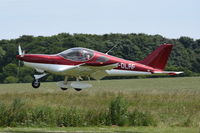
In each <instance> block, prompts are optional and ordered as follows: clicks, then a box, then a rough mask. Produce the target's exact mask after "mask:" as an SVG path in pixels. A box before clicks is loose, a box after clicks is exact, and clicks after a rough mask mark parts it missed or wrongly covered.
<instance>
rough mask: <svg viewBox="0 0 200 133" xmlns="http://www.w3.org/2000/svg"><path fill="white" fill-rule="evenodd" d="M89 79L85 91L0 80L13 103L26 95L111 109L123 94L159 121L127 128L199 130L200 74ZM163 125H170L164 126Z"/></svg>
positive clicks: (36, 100) (2, 98)
mask: <svg viewBox="0 0 200 133" xmlns="http://www.w3.org/2000/svg"><path fill="white" fill-rule="evenodd" d="M89 82H90V83H91V84H92V85H93V87H92V88H89V89H85V90H82V91H81V92H77V91H75V90H73V89H70V90H67V91H62V90H61V89H60V88H58V87H57V86H56V84H55V83H42V84H41V87H40V88H39V89H33V88H32V87H31V84H27V83H26V84H23V83H20V84H0V102H1V103H4V104H8V105H9V104H11V103H12V102H13V100H14V99H22V100H23V101H25V103H26V104H27V106H30V107H36V106H44V105H45V106H49V107H52V108H57V107H67V108H78V109H81V110H95V111H100V110H105V109H107V108H108V107H109V104H110V102H111V101H112V100H113V99H114V98H115V97H117V96H119V95H120V96H123V97H124V98H125V99H126V100H127V101H128V103H129V108H128V109H129V110H130V111H132V110H135V109H137V110H139V111H140V112H148V113H150V114H151V115H152V116H153V117H154V118H155V120H156V121H157V122H158V127H156V128H154V127H148V128H140V127H137V128H131V127H124V128H122V129H123V130H125V129H126V128H127V129H128V130H129V128H130V130H133V129H134V131H136V132H148V130H149V131H151V130H152V132H159V131H160V132H166V133H167V132H170V131H171V132H173V131H174V132H175V130H180V131H182V132H187V131H191V132H195V131H197V129H198V127H199V126H200V119H199V118H200V77H184V78H151V79H128V80H101V81H89ZM163 126H164V127H166V128H160V127H163ZM170 127H174V128H170ZM182 127H189V128H182ZM191 127H192V128H191ZM106 128H107V127H106ZM109 128H110V129H109V130H111V131H113V130H114V129H112V128H111V127H109ZM59 129H60V128H59ZM61 129H62V128H61ZM64 129H66V130H67V129H70V128H64ZM76 129H77V128H76ZM85 129H88V128H85V127H84V128H83V130H85ZM119 129H121V128H119ZM2 130H4V129H2ZM56 130H57V129H56ZM81 130H82V129H81ZM117 130H118V129H117Z"/></svg>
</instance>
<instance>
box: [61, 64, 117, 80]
mask: <svg viewBox="0 0 200 133" xmlns="http://www.w3.org/2000/svg"><path fill="white" fill-rule="evenodd" d="M117 66H118V63H114V64H108V65H99V66H95V65H92V64H86V63H84V64H80V65H76V66H72V67H70V68H67V69H64V70H62V71H60V72H63V73H65V74H66V75H70V76H90V77H92V78H94V79H101V78H103V77H105V76H106V75H107V73H106V70H111V69H113V68H115V67H117Z"/></svg>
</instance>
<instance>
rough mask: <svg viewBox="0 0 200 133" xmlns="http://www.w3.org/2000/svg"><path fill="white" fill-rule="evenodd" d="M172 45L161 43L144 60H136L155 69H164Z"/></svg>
mask: <svg viewBox="0 0 200 133" xmlns="http://www.w3.org/2000/svg"><path fill="white" fill-rule="evenodd" d="M172 47H173V45H172V44H163V45H161V46H160V47H158V48H157V49H156V50H154V51H153V52H152V53H150V54H149V55H148V56H147V57H146V58H145V59H144V60H142V61H138V62H139V63H142V64H144V65H147V66H150V67H153V68H156V69H161V70H164V69H165V66H166V64H167V60H168V58H169V55H170V53H171V50H172Z"/></svg>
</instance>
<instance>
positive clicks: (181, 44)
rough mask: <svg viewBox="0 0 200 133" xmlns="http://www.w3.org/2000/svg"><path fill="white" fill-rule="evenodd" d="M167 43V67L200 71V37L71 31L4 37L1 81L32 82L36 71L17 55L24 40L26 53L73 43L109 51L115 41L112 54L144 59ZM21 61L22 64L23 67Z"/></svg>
mask: <svg viewBox="0 0 200 133" xmlns="http://www.w3.org/2000/svg"><path fill="white" fill-rule="evenodd" d="M163 43H171V44H174V48H173V51H172V54H171V56H170V60H169V62H168V66H167V70H178V71H184V72H185V73H184V74H183V75H182V76H192V75H198V74H199V73H200V39H197V40H194V39H192V38H189V37H180V38H179V39H167V38H164V37H162V36H160V35H146V34H104V35H92V34H73V35H72V34H68V33H61V34H58V35H54V36H50V37H43V36H38V37H33V36H29V35H23V36H21V37H20V38H17V39H11V40H0V62H1V63H0V82H1V83H13V82H31V81H32V79H33V76H32V75H33V74H34V71H33V70H32V69H29V68H26V67H24V66H22V64H19V63H18V61H17V60H16V58H15V56H16V55H17V54H18V48H17V47H18V45H19V44H20V45H21V46H22V48H23V49H24V50H25V52H26V53H33V54H34V53H35V54H37V53H38V54H39V53H40V54H55V53H58V52H61V51H63V50H66V49H68V48H72V47H86V48H90V49H94V50H97V51H101V52H107V51H108V50H109V49H110V48H111V47H113V46H114V45H115V44H118V46H117V47H116V48H115V49H114V50H113V51H111V52H110V53H109V54H111V55H114V56H117V57H120V58H125V59H128V60H142V59H144V57H146V56H147V55H148V54H149V53H150V52H152V51H153V50H154V49H155V48H156V47H158V46H159V45H160V44H163ZM18 65H21V67H20V69H19V68H18ZM62 79H63V77H60V76H55V75H49V76H48V77H46V78H45V79H44V80H46V81H55V80H62Z"/></svg>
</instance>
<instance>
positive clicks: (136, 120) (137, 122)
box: [129, 110, 157, 126]
mask: <svg viewBox="0 0 200 133" xmlns="http://www.w3.org/2000/svg"><path fill="white" fill-rule="evenodd" d="M129 122H130V125H131V126H156V125H157V123H156V121H155V120H154V119H153V117H152V116H151V115H150V114H148V113H143V112H139V111H138V110H134V111H133V112H131V113H130V114H129Z"/></svg>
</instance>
